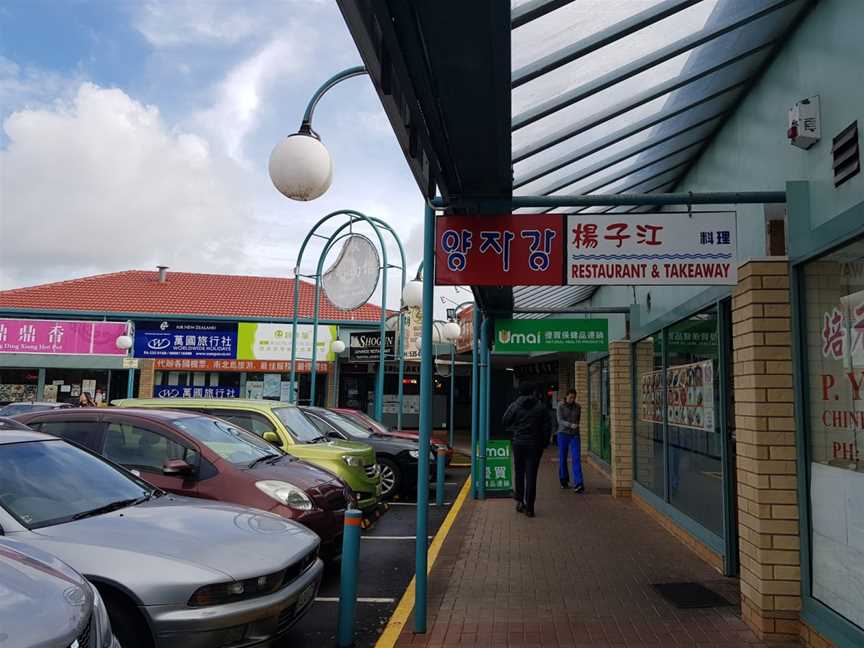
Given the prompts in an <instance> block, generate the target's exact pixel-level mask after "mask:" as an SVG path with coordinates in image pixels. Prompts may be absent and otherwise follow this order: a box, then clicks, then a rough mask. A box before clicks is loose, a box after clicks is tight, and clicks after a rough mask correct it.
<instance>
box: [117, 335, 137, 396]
mask: <svg viewBox="0 0 864 648" xmlns="http://www.w3.org/2000/svg"><path fill="white" fill-rule="evenodd" d="M133 336H134V329H133V324H132V322H126V333H125V334H124V335H120V336H118V337H117V341H116V343H115V344H116V345H117V348H118V349H120V350H121V351H125V352H126V357H127V358H130V359H131V358H132V346H133V344H134V337H133ZM129 364H130V366H129V369H128V372H129V373H128V378H127V380H126V398H134V397H135V394H134V391H135V368H134V367H132V366H131V364H132V363H131V362H130V363H129Z"/></svg>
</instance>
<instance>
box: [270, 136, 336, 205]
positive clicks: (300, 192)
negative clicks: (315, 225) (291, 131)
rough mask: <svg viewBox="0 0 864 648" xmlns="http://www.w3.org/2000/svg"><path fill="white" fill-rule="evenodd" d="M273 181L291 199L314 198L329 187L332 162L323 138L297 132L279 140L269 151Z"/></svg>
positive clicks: (304, 199) (271, 178)
mask: <svg viewBox="0 0 864 648" xmlns="http://www.w3.org/2000/svg"><path fill="white" fill-rule="evenodd" d="M268 168H269V170H270V180H272V181H273V186H275V187H276V189H278V190H279V192H280V193H281V194H283V195H284V196H287V197H288V198H291V199H292V200H303V201H306V200H315V198H318V197H319V196H321V195H322V194H323V193H324V192H325V191H327V189H329V188H330V183H331V182H332V180H333V162H332V160H331V159H330V153H328V152H327V148H326V147H325V146H324V145H323V144H322V143H321V141H320V140H319V139H318V138H316V137H313V136H312V135H305V134H302V133H297V134H295V135H289V136H288V137H286V138H285V139H283V140H282V141H281V142H279V143H278V144H277V145H276V146H275V147H274V148H273V152H272V153H270V164H269V167H268Z"/></svg>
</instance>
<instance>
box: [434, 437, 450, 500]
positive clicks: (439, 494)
mask: <svg viewBox="0 0 864 648" xmlns="http://www.w3.org/2000/svg"><path fill="white" fill-rule="evenodd" d="M446 456H447V450H446V448H438V452H437V453H436V455H435V468H436V479H435V506H438V507H442V506H444V472H445V468H446V467H447V462H446V461H445V459H446Z"/></svg>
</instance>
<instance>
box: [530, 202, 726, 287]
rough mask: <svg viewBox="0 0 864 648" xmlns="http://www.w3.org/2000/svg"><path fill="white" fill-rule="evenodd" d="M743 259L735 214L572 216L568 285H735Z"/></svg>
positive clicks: (569, 231)
mask: <svg viewBox="0 0 864 648" xmlns="http://www.w3.org/2000/svg"><path fill="white" fill-rule="evenodd" d="M737 260H738V255H737V248H736V238H735V212H698V213H692V214H690V213H686V212H681V213H678V212H674V213H673V212H663V213H656V214H586V213H582V214H574V215H571V216H568V217H567V267H566V276H567V283H568V284H572V285H610V284H622V285H648V284H653V285H686V284H693V285H703V286H705V285H735V284H737V283H738V264H737ZM525 283H529V282H525Z"/></svg>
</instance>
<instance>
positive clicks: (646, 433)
mask: <svg viewBox="0 0 864 648" xmlns="http://www.w3.org/2000/svg"><path fill="white" fill-rule="evenodd" d="M635 353H636V359H635V362H636V386H637V388H638V386H639V384H640V383H639V377H640V376H646V375H648V374H651V373H653V372H654V371H655V368H654V367H655V363H654V338H646V339H644V340H641V341H640V342H637V343H636V351H635ZM641 406H642V402H641V396H640V393H639V391H638V390H637V393H636V407H637V410H636V412H637V414H636V422H635V425H636V428H635V429H634V433H635V434H636V456H637V459H636V471H637V472H638V473H639V477H638V481H639V482H641V483H643V484H653V483H655V481H656V477H657V476H656V475H655V474H654V472H655V470H656V469H657V462H655V461H653V458H654V454H655V452H657V448H656V444H655V443H654V441H653V439H654V436H655V430H654V427H655V424H654V423H650V422H648V420H652V419H650V418H649V419H648V420H645V418H644V417H645V416H647V415H646V414H643V413H642V412H641V411H640V409H639V408H640V407H641Z"/></svg>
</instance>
